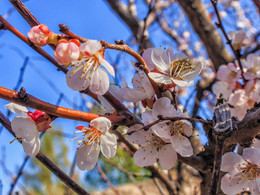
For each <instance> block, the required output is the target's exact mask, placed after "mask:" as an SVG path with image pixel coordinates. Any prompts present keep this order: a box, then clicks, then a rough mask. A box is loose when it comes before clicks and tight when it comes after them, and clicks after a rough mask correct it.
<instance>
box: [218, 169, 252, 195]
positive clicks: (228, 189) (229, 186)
mask: <svg viewBox="0 0 260 195" xmlns="http://www.w3.org/2000/svg"><path fill="white" fill-rule="evenodd" d="M246 184H247V181H246V180H242V181H240V180H239V178H238V177H235V178H234V177H232V176H231V175H230V174H228V173H227V174H226V175H224V176H223V177H222V179H221V190H222V191H223V192H224V193H226V194H230V195H235V194H238V193H239V192H242V191H244V190H243V189H246V188H247V185H246Z"/></svg>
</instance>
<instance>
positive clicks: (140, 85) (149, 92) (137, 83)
mask: <svg viewBox="0 0 260 195" xmlns="http://www.w3.org/2000/svg"><path fill="white" fill-rule="evenodd" d="M132 83H133V86H134V88H135V89H136V90H138V91H142V92H145V93H144V95H146V98H152V97H153V96H154V95H155V92H154V89H153V86H152V84H151V83H150V81H149V79H148V77H147V76H146V75H145V74H144V73H143V72H141V73H139V72H138V73H136V74H135V75H134V77H133V79H132Z"/></svg>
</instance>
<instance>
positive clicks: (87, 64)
mask: <svg viewBox="0 0 260 195" xmlns="http://www.w3.org/2000/svg"><path fill="white" fill-rule="evenodd" d="M100 65H101V63H100V62H99V60H98V58H97V57H96V56H95V55H92V56H91V57H90V58H87V59H82V60H81V61H79V62H76V63H74V64H73V65H72V66H75V67H76V69H75V70H74V71H72V72H71V75H70V76H69V78H71V76H72V75H73V74H75V73H77V72H78V71H81V72H82V74H80V77H79V78H80V79H84V80H85V82H84V84H83V86H82V89H85V88H86V86H89V88H90V89H91V85H92V82H93V76H94V73H95V71H96V70H97V69H98V68H99V66H100Z"/></svg>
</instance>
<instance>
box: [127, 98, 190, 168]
mask: <svg viewBox="0 0 260 195" xmlns="http://www.w3.org/2000/svg"><path fill="white" fill-rule="evenodd" d="M160 116H165V117H173V118H174V117H186V116H185V115H184V114H183V113H182V112H181V111H180V110H176V109H175V108H174V106H173V105H172V104H171V101H170V99H169V98H167V97H162V98H160V99H158V100H157V101H156V102H155V103H154V105H153V109H152V110H151V111H150V110H147V111H145V112H144V113H143V114H142V120H143V122H144V125H149V124H150V123H152V122H154V121H156V120H158V119H159V118H160ZM143 127H144V126H143V125H140V124H136V125H134V126H132V127H130V128H129V129H128V132H127V134H128V135H127V138H128V140H129V141H131V142H133V143H135V144H138V145H139V146H140V148H139V150H138V151H137V152H136V153H135V154H134V162H135V164H136V165H138V166H140V167H144V166H149V165H152V164H154V163H155V162H157V160H159V163H160V165H161V167H162V168H163V169H170V168H172V167H173V165H174V163H175V161H176V160H177V153H179V154H180V155H181V156H185V157H188V156H191V155H192V154H193V149H192V146H191V143H190V141H189V140H188V138H187V137H189V136H191V135H192V129H193V128H192V125H191V123H190V122H189V121H187V120H177V121H170V120H165V121H162V122H159V123H156V124H154V125H153V126H151V127H150V128H149V129H148V130H147V129H144V128H143ZM176 152H177V153H176Z"/></svg>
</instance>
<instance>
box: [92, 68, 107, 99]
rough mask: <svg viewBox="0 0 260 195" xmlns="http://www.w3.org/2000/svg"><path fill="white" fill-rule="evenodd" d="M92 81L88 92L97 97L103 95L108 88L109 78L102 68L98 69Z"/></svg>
mask: <svg viewBox="0 0 260 195" xmlns="http://www.w3.org/2000/svg"><path fill="white" fill-rule="evenodd" d="M92 79H93V81H92V83H91V85H90V87H89V88H90V91H92V92H93V93H95V94H98V95H104V94H105V93H106V92H107V91H108V88H109V76H108V74H107V72H106V71H105V70H104V69H102V68H98V69H97V70H96V71H95V74H94V76H93V78H92Z"/></svg>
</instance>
